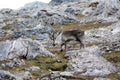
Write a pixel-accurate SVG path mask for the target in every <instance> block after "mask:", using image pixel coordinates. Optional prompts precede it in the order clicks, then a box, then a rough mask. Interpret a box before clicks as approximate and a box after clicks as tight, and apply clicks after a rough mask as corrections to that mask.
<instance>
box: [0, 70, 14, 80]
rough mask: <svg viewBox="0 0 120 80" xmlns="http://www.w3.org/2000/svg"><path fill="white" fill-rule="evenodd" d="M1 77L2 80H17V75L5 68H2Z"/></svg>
mask: <svg viewBox="0 0 120 80" xmlns="http://www.w3.org/2000/svg"><path fill="white" fill-rule="evenodd" d="M0 79H1V80H6V79H8V80H14V79H15V80H16V77H15V75H13V74H11V73H10V72H8V71H4V70H0Z"/></svg>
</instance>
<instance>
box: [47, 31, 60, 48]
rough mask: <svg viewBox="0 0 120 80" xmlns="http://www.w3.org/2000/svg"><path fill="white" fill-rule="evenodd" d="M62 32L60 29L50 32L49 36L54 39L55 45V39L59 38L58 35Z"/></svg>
mask: <svg viewBox="0 0 120 80" xmlns="http://www.w3.org/2000/svg"><path fill="white" fill-rule="evenodd" d="M60 33H61V31H58V30H54V29H53V30H52V31H51V32H49V37H50V39H51V40H52V45H53V46H55V45H56V44H55V40H56V38H57V36H58V35H59V34H60Z"/></svg>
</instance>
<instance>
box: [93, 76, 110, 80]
mask: <svg viewBox="0 0 120 80" xmlns="http://www.w3.org/2000/svg"><path fill="white" fill-rule="evenodd" d="M93 80H111V79H109V78H102V77H98V78H94V79H93Z"/></svg>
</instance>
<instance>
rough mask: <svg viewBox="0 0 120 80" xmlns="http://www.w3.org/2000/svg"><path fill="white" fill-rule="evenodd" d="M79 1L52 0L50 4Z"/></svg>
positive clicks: (75, 0)
mask: <svg viewBox="0 0 120 80" xmlns="http://www.w3.org/2000/svg"><path fill="white" fill-rule="evenodd" d="M77 1H79V0H51V2H50V3H49V5H52V6H57V5H60V4H62V3H67V2H77Z"/></svg>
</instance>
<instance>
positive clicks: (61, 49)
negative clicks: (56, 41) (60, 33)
mask: <svg viewBox="0 0 120 80" xmlns="http://www.w3.org/2000/svg"><path fill="white" fill-rule="evenodd" d="M64 44H65V43H62V44H61V50H60V51H61V52H62V51H63V49H62V47H63V45H64Z"/></svg>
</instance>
